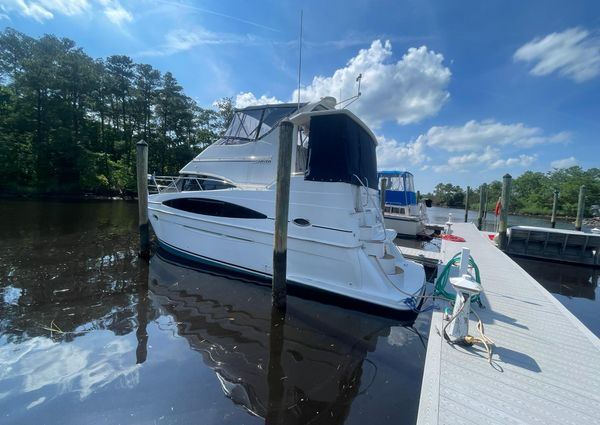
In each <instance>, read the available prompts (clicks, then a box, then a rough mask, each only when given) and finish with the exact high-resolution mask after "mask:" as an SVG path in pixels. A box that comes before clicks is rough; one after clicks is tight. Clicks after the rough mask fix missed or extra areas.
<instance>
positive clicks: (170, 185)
mask: <svg viewBox="0 0 600 425" xmlns="http://www.w3.org/2000/svg"><path fill="white" fill-rule="evenodd" d="M186 181H191V182H193V183H194V184H193V185H192V187H194V188H193V189H186V190H184V184H185V183H182V184H181V185H178V183H180V182H186ZM206 182H215V183H219V184H222V185H224V186H225V187H234V185H233V184H232V183H230V182H228V181H226V180H223V179H219V178H215V177H208V176H156V175H154V174H148V192H149V193H150V194H157V193H173V192H189V191H204V190H208V189H205V188H204V183H206Z"/></svg>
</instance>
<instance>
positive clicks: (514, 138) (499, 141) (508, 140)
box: [421, 120, 570, 152]
mask: <svg viewBox="0 0 600 425" xmlns="http://www.w3.org/2000/svg"><path fill="white" fill-rule="evenodd" d="M421 137H424V138H425V140H426V142H427V144H428V145H429V146H435V147H438V148H441V149H444V150H446V151H448V152H460V151H481V150H484V149H485V148H486V147H488V146H495V145H499V146H508V145H513V146H517V147H521V148H529V147H532V146H535V145H539V144H545V143H561V142H568V141H569V138H570V134H569V133H568V132H561V133H557V134H553V135H545V134H544V132H543V130H542V129H541V128H538V127H527V126H526V125H525V124H522V123H517V124H502V123H499V122H496V121H493V120H485V121H474V120H472V121H468V122H467V123H466V124H465V125H463V126H462V127H448V126H443V127H431V128H430V129H429V131H427V133H426V134H425V135H423V136H421Z"/></svg>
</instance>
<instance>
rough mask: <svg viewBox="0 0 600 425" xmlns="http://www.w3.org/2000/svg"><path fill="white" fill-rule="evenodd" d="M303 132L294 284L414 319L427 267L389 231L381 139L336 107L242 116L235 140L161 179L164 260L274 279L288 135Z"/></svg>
mask: <svg viewBox="0 0 600 425" xmlns="http://www.w3.org/2000/svg"><path fill="white" fill-rule="evenodd" d="M283 119H289V120H290V121H291V122H292V123H293V125H294V131H293V135H294V140H293V143H294V146H295V149H293V158H292V175H291V183H290V205H289V227H288V245H287V246H288V252H287V279H288V283H289V284H292V285H299V286H304V287H309V288H312V289H318V290H322V291H327V292H331V293H334V294H338V295H342V296H346V297H350V298H353V299H356V300H360V301H366V302H369V303H373V304H377V305H379V306H383V307H388V308H392V309H395V310H410V309H413V308H414V302H415V297H417V296H418V295H419V294H421V293H422V290H423V287H424V282H425V274H424V270H423V268H422V266H421V265H418V264H416V263H414V262H412V261H408V260H406V259H405V258H404V257H403V256H402V254H401V252H400V251H399V249H398V248H397V247H396V246H395V245H394V243H393V242H392V241H393V240H394V238H395V236H396V232H395V231H392V230H387V231H386V230H385V226H384V223H383V217H382V214H381V210H380V207H379V192H378V190H377V184H378V180H377V160H376V154H375V149H376V144H377V142H376V138H375V136H374V135H373V133H372V132H371V130H370V129H369V128H368V127H367V126H366V125H365V124H364V123H363V122H362V121H361V120H360V119H358V118H357V117H356V116H355V115H354V114H353V113H352V112H350V111H348V110H346V109H335V99H333V98H324V99H322V100H321V101H319V102H316V103H310V104H300V105H297V104H277V105H263V106H253V107H248V108H245V109H241V110H237V111H236V112H235V114H234V117H233V120H232V122H231V125H230V127H229V128H228V130H227V131H226V133H225V135H224V136H223V137H222V138H220V139H219V140H217V141H216V142H214V143H213V144H212V145H210V146H209V147H208V148H206V149H205V150H204V151H202V153H200V154H199V155H198V156H197V157H196V158H194V159H193V160H192V161H191V162H190V163H189V164H187V165H186V166H185V167H184V168H183V169H182V170H181V171H180V176H178V177H176V178H172V179H171V180H170V181H169V182H167V184H164V183H162V184H161V181H163V182H164V180H162V179H161V178H153V179H152V182H153V183H154V186H155V188H156V189H157V193H156V194H152V195H150V196H149V200H148V210H149V217H150V221H151V224H152V227H153V229H154V232H155V234H156V236H157V238H158V242H159V244H160V245H161V247H162V248H164V249H165V250H167V251H170V252H171V253H173V254H176V255H179V256H182V257H187V258H188V259H193V260H195V261H198V262H203V263H206V264H209V265H213V266H219V267H223V268H227V269H231V270H234V271H237V272H242V273H247V274H250V275H253V276H255V277H261V278H265V279H270V278H271V276H272V258H273V230H274V223H275V186H276V172H277V155H278V145H279V130H280V127H279V124H280V123H281V121H282V120H283Z"/></svg>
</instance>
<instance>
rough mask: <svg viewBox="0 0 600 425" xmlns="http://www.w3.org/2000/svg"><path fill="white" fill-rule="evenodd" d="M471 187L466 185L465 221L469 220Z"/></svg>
mask: <svg viewBox="0 0 600 425" xmlns="http://www.w3.org/2000/svg"><path fill="white" fill-rule="evenodd" d="M470 190H471V188H470V187H469V186H467V192H466V193H465V223H467V222H468V221H469V192H470Z"/></svg>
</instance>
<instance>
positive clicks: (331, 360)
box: [0, 201, 429, 425]
mask: <svg viewBox="0 0 600 425" xmlns="http://www.w3.org/2000/svg"><path fill="white" fill-rule="evenodd" d="M136 208H137V207H136V204H133V203H126V202H85V203H58V202H34V201H0V218H1V220H0V241H1V249H0V365H1V367H0V423H2V424H6V425H8V424H254V423H288V424H342V423H344V424H364V423H373V424H375V423H377V424H379V423H393V424H401V423H414V421H415V418H416V412H417V408H418V399H419V391H420V383H421V377H422V369H423V362H424V358H425V344H426V340H425V337H426V335H427V332H428V328H429V316H428V315H421V316H419V317H418V318H417V319H416V320H414V321H410V322H406V321H399V320H397V319H389V318H382V317H377V316H373V315H370V314H367V313H365V312H357V311H353V310H350V309H346V308H343V307H342V306H336V305H328V304H323V303H320V302H318V301H316V300H308V299H302V298H297V297H289V299H288V309H287V314H286V315H285V317H281V316H278V315H276V314H275V315H272V313H271V309H270V290H269V288H268V287H263V286H259V285H256V284H255V283H252V282H246V281H243V280H240V279H235V278H231V277H228V276H222V275H218V274H214V273H213V274H211V273H206V272H202V271H199V270H195V269H193V268H190V267H188V266H182V265H181V264H176V263H173V262H172V261H171V259H170V258H164V257H161V256H154V257H153V258H152V260H151V262H150V264H149V265H148V264H146V263H145V262H143V261H140V260H139V259H138V257H137V255H136V248H137V233H136V220H137V210H136Z"/></svg>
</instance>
